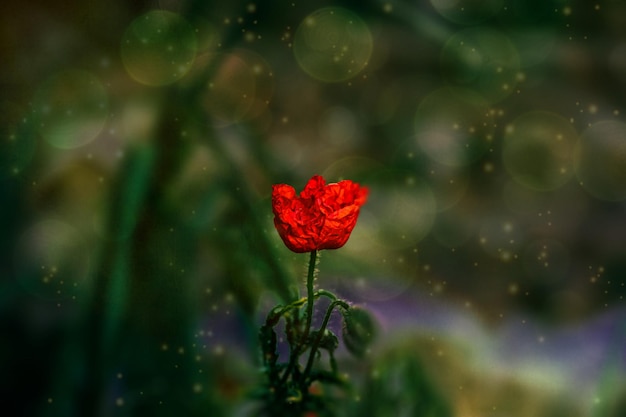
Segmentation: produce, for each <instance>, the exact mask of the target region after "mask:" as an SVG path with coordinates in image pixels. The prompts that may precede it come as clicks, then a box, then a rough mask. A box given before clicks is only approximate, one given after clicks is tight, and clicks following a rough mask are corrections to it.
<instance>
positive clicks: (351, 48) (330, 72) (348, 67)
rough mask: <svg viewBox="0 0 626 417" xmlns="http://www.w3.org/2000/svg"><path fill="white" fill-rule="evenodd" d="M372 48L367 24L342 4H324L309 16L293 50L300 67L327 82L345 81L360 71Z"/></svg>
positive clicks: (295, 37) (297, 32) (297, 31)
mask: <svg viewBox="0 0 626 417" xmlns="http://www.w3.org/2000/svg"><path fill="white" fill-rule="evenodd" d="M372 49H373V40H372V34H371V32H370V30H369V27H368V26H367V24H366V23H365V22H364V21H363V19H361V18H360V17H359V16H357V15H356V14H354V13H352V12H351V11H349V10H347V9H344V8H341V7H325V8H322V9H319V10H316V11H315V12H313V13H311V14H310V15H308V16H307V17H306V18H305V19H304V21H303V22H302V23H301V24H300V26H298V29H297V30H296V33H295V35H294V40H293V53H294V56H295V59H296V61H297V63H298V65H299V66H300V68H302V69H303V70H304V71H305V72H306V73H307V74H309V75H310V76H311V77H313V78H315V79H318V80H320V81H325V82H338V81H345V80H348V79H350V78H352V77H354V76H356V75H357V74H359V73H360V72H361V71H362V70H363V68H365V66H366V65H367V63H368V61H369V59H370V56H371V54H372Z"/></svg>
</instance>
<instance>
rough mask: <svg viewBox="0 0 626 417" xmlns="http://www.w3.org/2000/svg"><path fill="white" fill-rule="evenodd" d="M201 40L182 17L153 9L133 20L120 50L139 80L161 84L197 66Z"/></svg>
mask: <svg viewBox="0 0 626 417" xmlns="http://www.w3.org/2000/svg"><path fill="white" fill-rule="evenodd" d="M196 49H197V39H196V32H195V31H194V29H193V27H192V26H191V25H190V24H189V23H188V22H187V21H186V20H185V19H183V18H182V17H181V16H179V15H178V14H176V13H173V12H169V11H165V10H153V11H150V12H148V13H146V14H144V15H142V16H139V17H138V18H136V19H135V20H133V21H132V23H131V24H130V26H129V27H128V29H126V32H125V33H124V35H123V37H122V43H121V47H120V53H121V57H122V62H123V63H124V67H125V68H126V71H127V72H128V74H129V75H130V76H131V77H132V78H133V79H135V80H136V81H138V82H140V83H142V84H146V85H151V86H161V85H167V84H171V83H173V82H175V81H177V80H179V79H180V78H182V77H183V76H184V75H185V74H186V73H187V72H188V71H189V70H190V69H191V66H192V65H193V62H194V60H195V57H196Z"/></svg>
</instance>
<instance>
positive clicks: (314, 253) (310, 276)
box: [280, 250, 317, 385]
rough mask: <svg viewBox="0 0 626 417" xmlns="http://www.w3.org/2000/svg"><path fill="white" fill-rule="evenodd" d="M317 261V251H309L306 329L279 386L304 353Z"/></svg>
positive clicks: (310, 317)
mask: <svg viewBox="0 0 626 417" xmlns="http://www.w3.org/2000/svg"><path fill="white" fill-rule="evenodd" d="M316 260H317V251H316V250H314V251H311V257H310V258H309V271H308V274H307V278H306V292H307V297H306V312H307V314H306V327H305V328H304V333H303V334H302V338H301V339H300V341H299V342H298V345H297V346H296V347H295V348H294V349H292V350H291V352H290V357H289V364H288V365H287V369H285V373H284V374H283V376H282V378H281V380H280V384H281V385H282V384H284V383H285V382H287V378H289V375H290V374H291V372H292V370H293V368H294V367H295V366H296V363H297V362H298V358H300V355H301V354H302V352H303V351H304V347H305V346H306V341H307V339H308V337H309V333H310V331H311V322H312V320H313V298H314V295H313V281H314V280H315V262H316Z"/></svg>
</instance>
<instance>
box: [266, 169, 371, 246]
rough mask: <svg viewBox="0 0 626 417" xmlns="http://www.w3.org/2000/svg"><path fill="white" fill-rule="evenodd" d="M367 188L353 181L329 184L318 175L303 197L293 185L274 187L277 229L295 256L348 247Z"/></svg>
mask: <svg viewBox="0 0 626 417" xmlns="http://www.w3.org/2000/svg"><path fill="white" fill-rule="evenodd" d="M366 200H367V188H365V187H361V186H360V185H359V184H357V183H355V182H352V181H350V180H344V181H340V182H338V183H333V184H326V181H324V178H322V177H321V176H319V175H315V176H314V177H313V178H311V179H310V180H309V182H308V183H307V184H306V186H305V187H304V190H303V191H302V192H301V193H300V195H299V196H297V195H296V191H295V190H294V188H293V187H292V186H291V185H287V184H276V185H274V186H273V187H272V209H273V211H274V225H275V226H276V230H278V234H279V235H280V237H281V238H282V240H283V242H285V245H287V247H288V248H289V249H291V250H292V251H294V252H297V253H302V252H311V251H314V250H320V249H337V248H340V247H342V246H343V245H345V243H346V242H347V241H348V238H349V237H350V233H352V229H354V226H355V225H356V220H357V218H358V216H359V209H360V208H361V206H362V205H363V204H365V201H366Z"/></svg>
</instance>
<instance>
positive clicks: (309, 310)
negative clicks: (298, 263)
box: [302, 250, 317, 343]
mask: <svg viewBox="0 0 626 417" xmlns="http://www.w3.org/2000/svg"><path fill="white" fill-rule="evenodd" d="M316 260H317V251H316V250H313V251H311V258H310V259H309V273H308V274H307V277H306V299H307V303H306V327H305V328H304V335H303V336H302V343H306V339H307V337H309V332H310V331H311V321H312V320H313V281H314V280H315V262H316Z"/></svg>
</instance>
